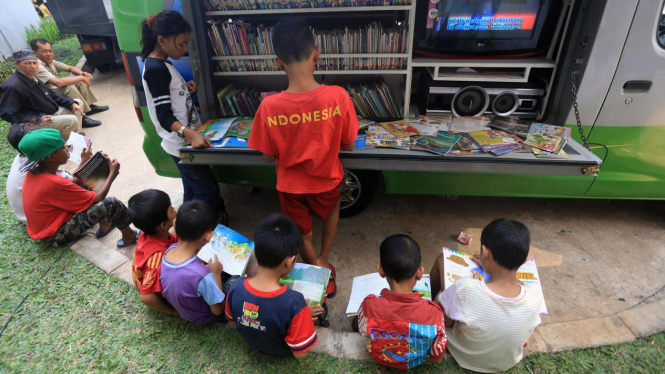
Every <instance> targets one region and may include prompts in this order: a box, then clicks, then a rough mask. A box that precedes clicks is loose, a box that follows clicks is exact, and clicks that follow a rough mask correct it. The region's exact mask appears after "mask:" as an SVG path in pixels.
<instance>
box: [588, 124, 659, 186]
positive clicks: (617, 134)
mask: <svg viewBox="0 0 665 374" xmlns="http://www.w3.org/2000/svg"><path fill="white" fill-rule="evenodd" d="M588 131H589V128H588V127H586V128H585V132H588ZM589 142H590V143H600V144H604V145H605V146H607V148H608V151H609V154H608V155H607V158H606V160H605V163H604V164H603V166H602V167H601V169H600V172H599V173H598V177H597V178H596V181H595V183H594V184H593V186H592V187H591V189H590V190H589V192H588V193H587V196H589V197H607V198H627V199H663V198H665V126H649V127H602V126H596V127H595V128H594V129H593V131H592V132H591V136H590V137H589ZM591 147H594V145H593V144H591ZM594 148H595V149H593V151H594V153H596V155H597V156H598V157H600V158H603V157H604V155H605V149H604V148H602V147H600V148H598V147H594Z"/></svg>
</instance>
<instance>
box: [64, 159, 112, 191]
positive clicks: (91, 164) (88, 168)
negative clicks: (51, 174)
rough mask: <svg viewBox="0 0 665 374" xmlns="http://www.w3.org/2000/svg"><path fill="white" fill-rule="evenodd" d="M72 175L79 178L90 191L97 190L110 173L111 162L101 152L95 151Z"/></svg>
mask: <svg viewBox="0 0 665 374" xmlns="http://www.w3.org/2000/svg"><path fill="white" fill-rule="evenodd" d="M72 175H73V176H74V177H76V178H78V179H80V180H81V181H82V182H83V184H85V185H86V186H87V187H88V188H89V189H91V190H92V191H95V192H99V190H101V189H102V187H103V186H104V183H105V182H106V180H107V179H108V178H109V176H110V175H111V164H110V162H109V159H108V158H106V156H104V155H103V154H102V152H97V153H95V154H94V155H93V156H92V157H90V159H89V160H88V161H86V163H85V164H82V165H80V166H79V167H78V168H77V169H76V171H74V173H73V174H72Z"/></svg>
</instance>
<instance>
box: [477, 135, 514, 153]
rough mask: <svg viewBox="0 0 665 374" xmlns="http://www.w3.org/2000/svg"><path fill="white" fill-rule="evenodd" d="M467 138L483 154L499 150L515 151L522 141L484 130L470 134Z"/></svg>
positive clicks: (512, 136) (511, 136)
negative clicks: (483, 152) (473, 142)
mask: <svg viewBox="0 0 665 374" xmlns="http://www.w3.org/2000/svg"><path fill="white" fill-rule="evenodd" d="M469 136H470V137H471V138H472V139H473V140H474V141H475V142H476V143H477V144H478V145H479V146H480V149H482V150H483V151H485V152H492V151H496V150H499V149H506V148H509V149H515V148H517V147H516V146H518V145H519V144H520V143H522V140H521V139H520V138H518V137H517V136H515V135H513V134H509V133H507V132H503V131H497V130H486V131H474V132H470V133H469Z"/></svg>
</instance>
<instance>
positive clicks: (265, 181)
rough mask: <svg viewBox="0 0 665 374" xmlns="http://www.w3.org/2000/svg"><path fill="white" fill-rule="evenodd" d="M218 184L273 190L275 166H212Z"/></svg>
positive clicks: (275, 182)
mask: <svg viewBox="0 0 665 374" xmlns="http://www.w3.org/2000/svg"><path fill="white" fill-rule="evenodd" d="M212 170H213V172H214V173H215V176H216V177H217V181H218V182H219V183H229V184H240V185H246V186H255V187H260V188H273V189H274V188H275V186H276V185H277V173H276V172H275V164H274V163H273V164H267V163H266V165H212Z"/></svg>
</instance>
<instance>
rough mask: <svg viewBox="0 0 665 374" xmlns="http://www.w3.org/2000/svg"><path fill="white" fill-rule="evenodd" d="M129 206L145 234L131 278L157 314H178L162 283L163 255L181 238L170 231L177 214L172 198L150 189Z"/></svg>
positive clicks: (137, 225)
mask: <svg viewBox="0 0 665 374" xmlns="http://www.w3.org/2000/svg"><path fill="white" fill-rule="evenodd" d="M127 205H128V208H127V211H128V212H129V216H130V217H131V218H132V223H133V224H134V226H136V227H137V228H138V229H140V230H141V231H142V232H141V234H140V235H139V239H138V242H137V243H136V251H134V260H133V261H132V278H133V279H134V287H136V290H137V291H139V294H141V302H142V303H143V304H145V305H146V306H147V307H148V308H150V309H153V310H156V311H158V312H164V313H167V314H178V312H176V310H175V309H174V308H173V307H172V306H171V304H169V303H168V301H166V299H164V298H163V297H162V285H161V283H160V282H159V275H160V270H161V266H162V256H163V255H164V252H166V250H167V249H168V248H169V247H170V246H171V245H173V244H175V243H177V242H178V237H177V236H175V235H174V234H171V233H170V232H169V230H170V229H171V227H173V220H175V217H176V214H177V212H176V210H175V208H173V205H171V199H170V198H169V195H168V194H166V192H164V191H160V190H152V189H150V190H145V191H141V192H139V193H137V194H136V195H134V196H132V197H131V198H130V199H129V202H128V204H127Z"/></svg>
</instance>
